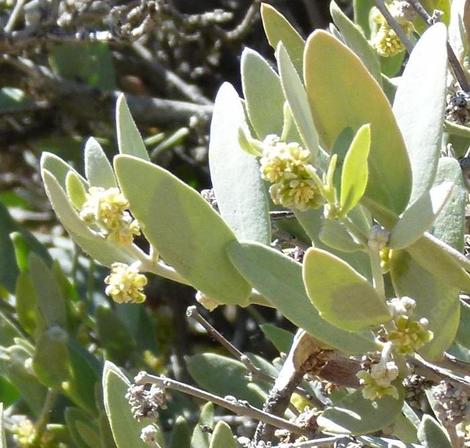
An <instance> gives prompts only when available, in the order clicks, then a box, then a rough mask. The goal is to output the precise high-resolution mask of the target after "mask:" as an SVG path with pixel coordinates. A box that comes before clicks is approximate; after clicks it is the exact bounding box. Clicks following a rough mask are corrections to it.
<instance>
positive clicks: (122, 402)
mask: <svg viewBox="0 0 470 448" xmlns="http://www.w3.org/2000/svg"><path fill="white" fill-rule="evenodd" d="M129 386H130V382H129V380H128V379H127V378H126V376H125V375H124V374H123V373H122V372H121V371H120V370H119V368H118V367H116V366H115V365H114V364H113V363H111V362H109V361H106V363H105V365H104V369H103V400H104V408H105V410H106V415H107V416H108V420H109V424H110V426H111V431H112V432H113V437H114V441H115V442H116V446H117V448H129V447H133V448H146V447H147V446H148V445H146V444H145V443H144V442H142V440H141V439H140V433H141V431H142V428H144V427H145V426H147V425H148V422H144V421H141V422H138V421H137V420H135V419H134V417H133V416H132V412H131V407H130V406H129V403H128V402H127V399H126V397H125V395H126V393H127V389H128V388H129Z"/></svg>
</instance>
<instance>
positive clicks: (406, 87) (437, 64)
mask: <svg viewBox="0 0 470 448" xmlns="http://www.w3.org/2000/svg"><path fill="white" fill-rule="evenodd" d="M446 43H447V31H446V27H445V25H444V24H442V23H437V24H436V25H433V26H432V27H431V28H430V29H429V30H428V31H426V32H425V33H424V34H423V36H422V37H421V39H419V41H418V43H417V45H416V46H415V47H414V49H413V51H412V52H411V55H410V58H409V60H408V62H407V64H406V67H405V70H404V72H403V75H402V76H401V80H400V83H399V85H398V89H397V92H396V94H395V101H394V103H393V112H394V114H395V117H396V119H397V122H398V126H399V127H400V130H401V133H402V135H403V138H404V140H405V144H406V148H407V150H408V156H409V158H410V162H411V169H412V173H413V176H412V179H413V187H412V191H411V199H410V203H413V202H414V201H415V200H417V199H418V198H420V197H421V196H422V195H423V194H424V193H425V192H426V191H428V190H429V188H431V186H432V184H433V181H434V177H435V175H436V171H437V163H438V160H439V155H440V151H441V141H442V123H443V120H444V107H445V103H446V95H447V48H446ZM423 106H425V107H423Z"/></svg>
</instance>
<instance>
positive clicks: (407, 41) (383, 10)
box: [375, 0, 413, 53]
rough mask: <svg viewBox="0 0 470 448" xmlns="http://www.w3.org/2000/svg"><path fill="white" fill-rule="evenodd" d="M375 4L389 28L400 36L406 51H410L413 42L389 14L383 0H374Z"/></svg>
mask: <svg viewBox="0 0 470 448" xmlns="http://www.w3.org/2000/svg"><path fill="white" fill-rule="evenodd" d="M375 5H376V6H377V8H378V10H379V11H380V12H381V13H382V15H383V16H384V17H385V20H386V21H387V23H388V24H389V25H390V28H392V30H393V31H395V33H396V35H397V36H398V37H399V38H400V40H401V41H402V43H403V45H404V46H405V48H406V51H407V52H408V53H411V51H412V50H413V43H412V42H411V40H410V39H409V38H408V36H407V35H406V33H405V32H404V31H403V29H402V27H401V26H400V24H399V23H398V22H397V21H396V20H395V19H394V17H393V16H392V15H391V14H390V11H389V10H388V8H387V7H386V6H385V3H384V1H383V0H375Z"/></svg>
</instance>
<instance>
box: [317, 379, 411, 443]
mask: <svg viewBox="0 0 470 448" xmlns="http://www.w3.org/2000/svg"><path fill="white" fill-rule="evenodd" d="M396 386H397V389H398V393H399V398H398V399H396V398H392V397H390V396H386V397H384V398H381V399H380V400H375V401H371V400H367V399H365V398H364V397H363V396H362V391H361V390H360V389H359V390H356V391H355V392H352V393H350V394H348V395H346V396H345V397H344V398H342V399H340V400H339V401H338V402H334V406H333V407H329V408H326V409H325V410H324V411H323V413H322V414H321V415H320V416H319V417H318V419H317V423H318V424H319V425H320V426H321V427H322V428H324V429H325V430H326V431H328V432H333V433H340V434H341V433H342V434H344V433H351V434H354V435H360V434H367V433H371V432H375V431H379V430H380V429H383V428H384V427H386V426H388V425H390V424H391V423H393V421H394V420H395V419H396V417H397V415H398V414H399V413H400V411H401V408H402V406H403V401H404V395H405V394H404V390H403V387H402V386H401V385H400V384H396Z"/></svg>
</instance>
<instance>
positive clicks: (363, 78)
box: [304, 30, 411, 213]
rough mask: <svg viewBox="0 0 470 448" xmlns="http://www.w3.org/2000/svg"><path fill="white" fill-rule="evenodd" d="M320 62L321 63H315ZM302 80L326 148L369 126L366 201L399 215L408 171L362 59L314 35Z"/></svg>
mask: <svg viewBox="0 0 470 448" xmlns="http://www.w3.org/2000/svg"><path fill="white" fill-rule="evenodd" d="M318 61H322V62H321V63H319V62H318ZM304 70H305V74H304V77H305V81H306V87H307V94H308V97H309V101H310V107H311V109H312V113H313V118H314V122H315V126H316V129H317V131H318V134H319V136H320V140H321V141H322V142H323V144H324V146H325V148H326V149H330V150H331V148H332V146H333V143H334V142H335V140H336V138H337V136H338V135H339V134H340V132H342V131H343V129H345V128H352V129H353V130H354V131H356V130H358V129H359V128H360V127H361V126H363V125H364V124H367V123H370V125H371V142H372V144H371V148H370V154H369V182H368V184H367V190H366V193H365V195H366V197H367V198H368V199H369V200H372V201H374V202H375V203H377V204H379V205H380V206H382V207H386V208H388V209H390V210H392V211H394V212H396V213H401V212H402V211H403V210H404V208H405V206H406V205H407V204H408V200H409V196H410V191H411V169H410V164H409V160H408V155H407V152H406V148H405V144H404V142H403V138H402V136H401V134H400V131H399V128H398V125H397V123H396V121H395V118H394V116H393V112H392V109H391V107H390V104H389V102H388V100H387V98H386V97H385V94H384V93H383V92H382V89H381V88H380V86H379V84H377V82H376V81H375V79H374V78H373V77H372V76H371V75H370V74H369V72H368V71H367V69H366V68H365V67H364V65H363V64H362V62H361V61H360V59H359V58H358V57H357V56H356V55H355V54H354V53H353V52H351V50H349V49H348V48H347V47H346V46H345V45H343V44H342V43H341V42H339V41H338V40H337V39H336V38H334V37H333V36H332V35H330V34H329V33H327V32H326V31H321V30H320V31H315V32H314V33H313V34H312V35H311V36H310V37H309V39H308V41H307V48H306V51H305V65H304Z"/></svg>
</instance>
